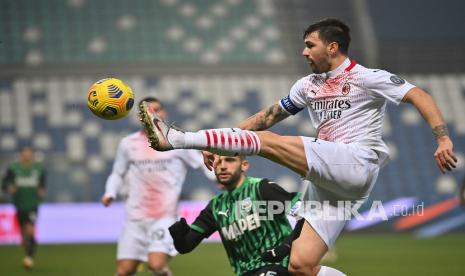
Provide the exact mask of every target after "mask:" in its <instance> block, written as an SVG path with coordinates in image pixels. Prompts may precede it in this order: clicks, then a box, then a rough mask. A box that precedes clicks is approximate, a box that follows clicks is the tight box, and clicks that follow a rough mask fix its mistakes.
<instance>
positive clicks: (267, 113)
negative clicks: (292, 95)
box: [239, 103, 290, 131]
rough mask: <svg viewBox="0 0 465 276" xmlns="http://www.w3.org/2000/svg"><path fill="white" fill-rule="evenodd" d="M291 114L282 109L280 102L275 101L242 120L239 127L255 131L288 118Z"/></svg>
mask: <svg viewBox="0 0 465 276" xmlns="http://www.w3.org/2000/svg"><path fill="white" fill-rule="evenodd" d="M289 115H290V114H289V113H287V112H286V111H285V110H284V109H282V107H281V106H280V105H279V103H275V104H274V105H272V106H270V107H268V108H265V109H263V110H261V111H259V112H257V113H256V114H255V115H252V116H250V117H249V118H247V119H246V120H245V121H243V122H241V123H240V124H239V128H241V129H246V130H253V131H259V130H266V129H268V128H270V127H272V126H273V125H274V124H276V123H278V122H280V121H282V120H284V119H286V118H287V117H289Z"/></svg>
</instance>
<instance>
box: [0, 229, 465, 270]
mask: <svg viewBox="0 0 465 276" xmlns="http://www.w3.org/2000/svg"><path fill="white" fill-rule="evenodd" d="M336 246H337V254H338V259H337V261H336V262H334V263H328V264H327V265H329V266H333V267H335V268H338V269H340V270H342V271H343V272H345V273H347V274H348V275H361V276H363V275H377V276H382V275H423V276H426V275H465V265H464V264H463V259H464V257H465V253H464V252H465V234H450V235H445V236H441V237H438V238H432V239H415V238H413V237H412V236H410V235H405V234H404V235H381V234H373V235H366V234H356V235H354V234H343V235H342V237H341V238H340V239H339V240H338V242H337V244H336ZM115 251H116V246H115V245H108V244H105V245H42V246H40V247H39V250H38V254H37V257H36V265H35V267H34V269H33V270H32V271H25V270H24V269H23V268H22V267H21V262H22V257H23V255H22V249H20V248H19V247H18V246H0V275H4V276H21V275H28V276H30V275H37V276H39V275H47V276H53V275H66V276H72V275H114V271H115V260H114V258H115ZM171 267H172V270H173V273H174V275H177V276H183V275H203V276H208V275H212V276H213V275H215V276H218V275H233V274H232V272H231V269H230V266H229V263H228V260H227V257H226V254H225V252H224V250H223V247H222V246H221V244H217V243H215V244H202V245H201V246H199V247H198V248H197V249H196V250H195V251H193V252H192V253H190V254H187V255H180V256H177V257H176V258H174V259H173V260H172V262H171ZM138 275H150V274H149V273H147V272H146V271H145V272H142V273H139V274H138Z"/></svg>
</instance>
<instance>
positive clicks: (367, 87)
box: [280, 58, 414, 154]
mask: <svg viewBox="0 0 465 276" xmlns="http://www.w3.org/2000/svg"><path fill="white" fill-rule="evenodd" d="M413 87H414V86H413V85H412V84H410V83H408V82H407V81H405V80H404V79H402V78H400V77H398V76H396V75H394V74H391V73H389V72H387V71H384V70H378V69H369V68H366V67H364V66H362V65H359V64H356V63H355V61H351V60H350V59H348V58H347V59H346V60H345V61H344V62H343V63H342V64H341V65H340V66H339V67H338V68H336V69H335V70H333V71H330V72H327V73H323V74H311V75H308V76H306V77H304V78H302V79H300V80H298V81H297V82H296V83H295V84H294V85H293V86H292V88H291V90H290V93H289V95H288V96H286V97H284V98H283V99H282V100H281V101H280V104H281V107H282V108H283V109H285V110H286V111H287V112H289V113H291V114H296V113H297V112H299V111H300V110H302V109H303V108H304V107H307V109H308V112H309V114H310V119H311V121H312V124H313V126H314V127H315V128H316V130H317V133H318V138H320V139H322V140H326V141H332V142H340V143H345V144H348V143H358V144H360V145H363V146H367V147H369V148H371V149H373V150H376V151H379V152H382V153H386V154H389V153H388V149H387V146H386V144H385V143H384V142H383V140H382V131H383V118H384V113H385V111H386V103H387V101H390V102H393V103H395V104H399V103H400V101H401V100H402V98H403V97H404V95H405V94H406V93H407V92H408V91H409V90H410V89H411V88H413Z"/></svg>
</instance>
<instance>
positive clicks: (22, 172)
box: [3, 162, 45, 211]
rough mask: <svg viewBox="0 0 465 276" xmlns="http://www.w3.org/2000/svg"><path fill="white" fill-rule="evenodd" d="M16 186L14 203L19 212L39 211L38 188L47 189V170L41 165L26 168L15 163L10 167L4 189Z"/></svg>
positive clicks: (4, 180) (34, 164)
mask: <svg viewBox="0 0 465 276" xmlns="http://www.w3.org/2000/svg"><path fill="white" fill-rule="evenodd" d="M9 185H13V186H16V192H15V194H14V195H13V203H14V205H15V206H16V209H17V210H19V211H31V210H34V209H37V207H38V205H39V203H40V201H41V198H40V196H39V193H38V188H39V187H40V188H45V169H44V168H43V166H42V165H41V164H40V163H33V164H32V165H31V166H24V165H22V164H21V163H20V162H15V163H13V164H11V165H10V166H9V168H8V169H7V171H6V175H5V177H4V179H3V188H4V189H5V190H6V189H7V187H8V186H9Z"/></svg>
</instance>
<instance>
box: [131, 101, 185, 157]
mask: <svg viewBox="0 0 465 276" xmlns="http://www.w3.org/2000/svg"><path fill="white" fill-rule="evenodd" d="M139 107H140V114H139V115H140V121H141V122H142V124H143V126H144V129H145V132H146V133H147V137H148V139H149V142H150V147H151V148H153V149H154V150H157V151H169V150H173V149H174V148H173V145H172V144H171V143H170V141H169V140H168V134H170V132H176V131H180V132H184V131H182V130H181V129H179V128H177V127H175V126H173V125H168V124H167V123H165V122H164V121H163V120H162V119H160V117H158V116H157V114H155V112H153V113H152V112H149V110H148V106H147V103H146V102H142V103H141V104H140V106H139ZM173 134H175V133H173Z"/></svg>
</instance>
